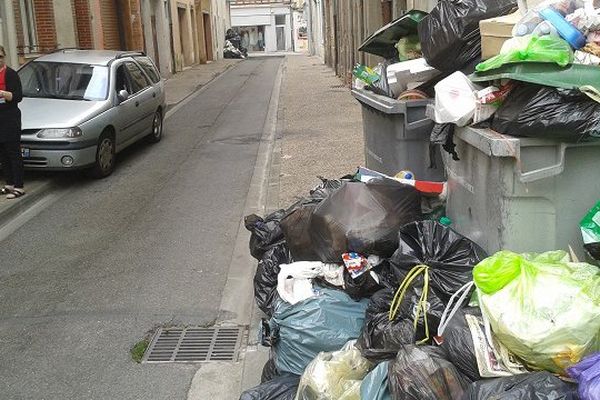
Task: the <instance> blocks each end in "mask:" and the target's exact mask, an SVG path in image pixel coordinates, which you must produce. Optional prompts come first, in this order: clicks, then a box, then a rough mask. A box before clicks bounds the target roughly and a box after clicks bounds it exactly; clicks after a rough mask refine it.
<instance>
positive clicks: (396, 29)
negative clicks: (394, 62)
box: [358, 10, 428, 60]
mask: <svg viewBox="0 0 600 400" xmlns="http://www.w3.org/2000/svg"><path fill="white" fill-rule="evenodd" d="M427 15H428V14H427V13H426V12H425V11H420V10H411V11H409V12H407V13H406V14H404V15H403V16H401V17H400V18H398V19H396V20H394V21H392V22H390V23H389V24H387V25H386V26H384V27H383V28H380V29H379V30H377V31H376V32H375V33H373V34H372V35H371V36H369V37H368V38H367V39H366V40H365V41H364V42H363V43H362V44H361V45H360V47H359V48H358V50H359V51H364V52H365V53H369V54H375V55H376V56H381V57H383V58H385V59H388V60H389V59H392V58H397V57H398V50H397V49H396V43H398V41H399V40H400V39H402V38H403V37H405V36H408V35H410V34H417V26H418V25H419V22H421V20H422V19H423V18H425V17H426V16H427Z"/></svg>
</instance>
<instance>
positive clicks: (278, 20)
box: [275, 14, 285, 25]
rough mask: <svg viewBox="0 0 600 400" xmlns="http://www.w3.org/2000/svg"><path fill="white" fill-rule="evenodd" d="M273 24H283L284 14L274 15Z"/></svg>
mask: <svg viewBox="0 0 600 400" xmlns="http://www.w3.org/2000/svg"><path fill="white" fill-rule="evenodd" d="M275 25H285V14H279V15H275Z"/></svg>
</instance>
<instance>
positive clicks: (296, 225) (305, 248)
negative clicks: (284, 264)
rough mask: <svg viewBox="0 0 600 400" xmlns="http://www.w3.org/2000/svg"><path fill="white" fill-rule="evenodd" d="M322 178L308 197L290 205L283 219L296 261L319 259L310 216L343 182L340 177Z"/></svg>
mask: <svg viewBox="0 0 600 400" xmlns="http://www.w3.org/2000/svg"><path fill="white" fill-rule="evenodd" d="M320 179H321V184H320V185H319V186H317V187H316V188H314V189H313V190H311V191H310V195H309V196H308V197H307V198H305V199H302V200H300V201H299V202H297V203H296V204H295V205H293V206H292V207H290V209H288V210H287V213H286V215H285V216H284V218H283V219H282V220H281V230H282V231H283V236H284V237H285V240H286V242H287V245H288V248H289V249H290V253H291V254H292V257H294V260H296V261H319V256H318V255H317V254H316V253H315V251H314V250H313V245H312V237H311V236H310V229H309V228H310V218H311V217H312V214H313V212H314V210H315V208H316V207H317V205H318V204H319V203H320V202H322V201H323V200H325V199H326V198H327V197H328V196H329V195H330V194H331V193H333V192H334V191H336V190H337V189H339V188H340V187H341V186H342V184H343V181H342V180H340V179H325V178H321V177H320Z"/></svg>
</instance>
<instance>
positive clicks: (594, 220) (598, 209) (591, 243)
mask: <svg viewBox="0 0 600 400" xmlns="http://www.w3.org/2000/svg"><path fill="white" fill-rule="evenodd" d="M579 226H580V227H581V235H582V236H583V247H585V249H586V250H587V251H588V253H589V254H590V256H592V258H594V259H595V260H600V202H598V204H596V205H595V206H594V208H592V209H591V210H590V212H588V213H587V215H586V216H585V217H583V219H582V220H581V222H580V224H579Z"/></svg>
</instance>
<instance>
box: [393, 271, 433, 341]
mask: <svg viewBox="0 0 600 400" xmlns="http://www.w3.org/2000/svg"><path fill="white" fill-rule="evenodd" d="M419 275H423V290H422V291H421V297H420V298H419V301H418V302H417V306H416V308H415V318H414V321H413V326H414V331H415V332H416V331H417V325H418V324H419V319H420V318H421V313H422V314H423V324H424V325H425V338H423V339H422V340H419V341H418V342H417V344H423V343H426V342H427V341H429V323H428V322H427V298H428V297H429V267H428V266H427V265H417V266H416V267H414V268H413V269H411V270H410V272H409V273H408V275H406V278H404V280H403V281H402V283H401V284H400V287H399V288H398V290H397V291H396V294H395V295H394V299H393V300H392V304H391V305H390V313H389V316H388V317H389V320H390V321H393V320H394V319H396V315H397V314H398V310H399V309H400V305H401V304H402V300H404V296H405V295H406V291H407V290H408V288H409V287H410V286H411V284H412V283H413V281H414V280H415V279H417V278H418V277H419Z"/></svg>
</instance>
